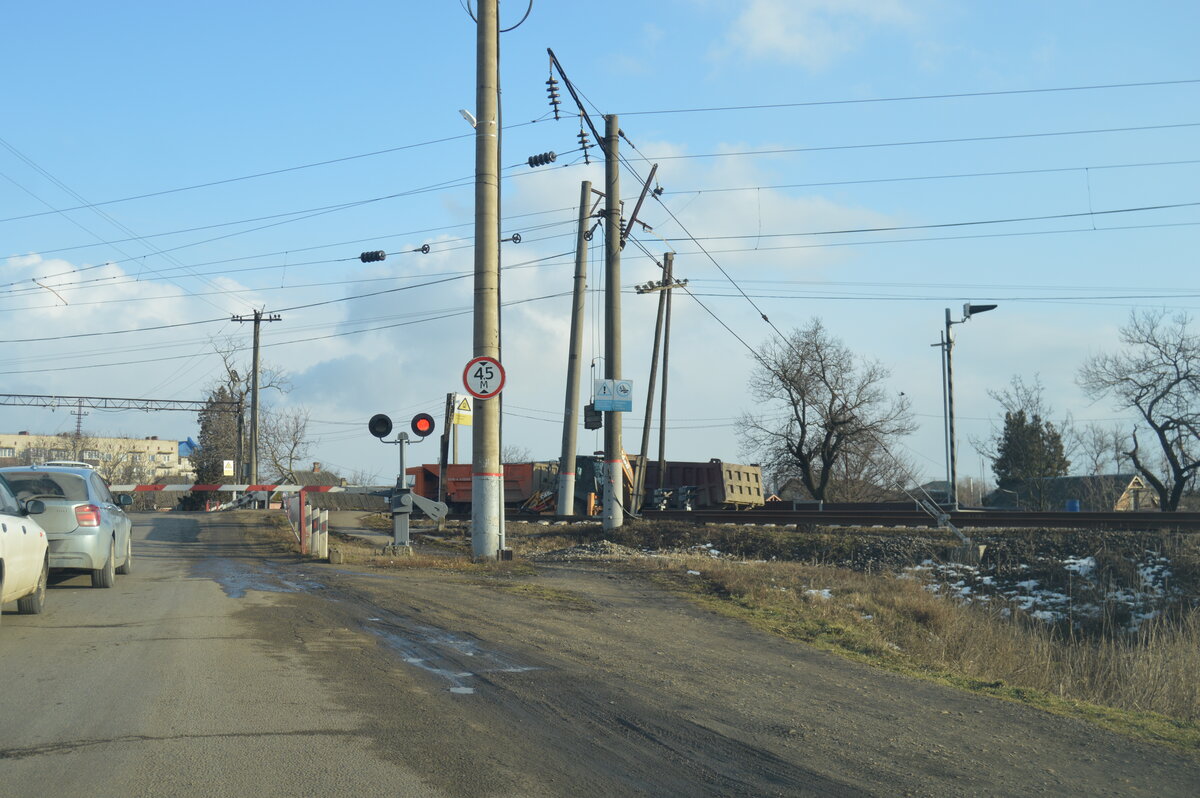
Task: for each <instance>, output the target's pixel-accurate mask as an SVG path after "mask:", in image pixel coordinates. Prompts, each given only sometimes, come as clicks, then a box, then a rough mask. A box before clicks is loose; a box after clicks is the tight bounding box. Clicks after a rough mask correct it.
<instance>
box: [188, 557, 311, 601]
mask: <svg viewBox="0 0 1200 798" xmlns="http://www.w3.org/2000/svg"><path fill="white" fill-rule="evenodd" d="M252 567H253V569H254V570H251V568H252ZM192 573H193V575H195V576H199V577H204V578H207V579H212V580H213V581H214V582H216V583H217V584H218V585H220V586H221V589H222V590H224V591H225V595H227V596H229V598H244V597H245V595H246V592H247V591H249V590H261V591H263V592H266V593H301V592H311V591H314V590H323V589H324V588H325V585H323V584H321V583H320V582H317V581H315V580H311V579H306V578H305V577H304V575H303V574H299V575H292V574H288V575H286V576H285V575H284V574H282V573H280V572H279V570H278V569H276V568H274V567H272V566H271V565H270V563H265V562H263V563H256V564H255V565H254V566H250V565H249V564H247V563H242V562H238V561H237V560H225V559H216V558H214V559H210V560H204V561H202V562H200V563H197V564H196V566H195V567H194V569H193V572H192Z"/></svg>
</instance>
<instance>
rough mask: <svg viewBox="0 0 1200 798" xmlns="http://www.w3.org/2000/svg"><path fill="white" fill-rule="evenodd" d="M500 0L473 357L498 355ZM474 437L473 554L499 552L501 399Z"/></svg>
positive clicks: (490, 76) (479, 93) (480, 75)
mask: <svg viewBox="0 0 1200 798" xmlns="http://www.w3.org/2000/svg"><path fill="white" fill-rule="evenodd" d="M499 5H500V3H499V0H479V3H478V22H477V23H476V31H475V44H476V48H475V70H476V81H475V90H476V91H475V316H474V322H475V323H474V333H473V341H472V343H473V349H472V351H473V353H474V357H484V356H486V357H493V358H497V359H499V357H500V238H499V235H498V233H497V231H498V230H499V227H500V218H499V217H500V120H499V115H500V92H499V87H500V74H499V73H500V68H499V64H500V24H499V13H500V12H499ZM473 426H474V430H473V434H472V435H471V454H472V458H471V552H472V554H473V555H474V557H475V558H476V559H488V560H494V559H496V557H497V556H498V554H499V549H500V535H501V522H502V521H503V516H502V507H503V506H504V505H503V501H504V475H503V472H502V471H501V464H500V402H499V399H498V398H497V399H493V400H480V401H477V402H476V403H475V418H474V424H473Z"/></svg>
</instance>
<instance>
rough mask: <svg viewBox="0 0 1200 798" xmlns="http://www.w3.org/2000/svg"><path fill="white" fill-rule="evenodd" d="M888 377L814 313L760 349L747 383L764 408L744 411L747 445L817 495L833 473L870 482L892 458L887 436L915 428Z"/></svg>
mask: <svg viewBox="0 0 1200 798" xmlns="http://www.w3.org/2000/svg"><path fill="white" fill-rule="evenodd" d="M889 376H891V374H890V372H889V371H888V370H887V369H886V368H885V367H884V366H883V365H882V364H880V363H879V362H877V361H870V360H865V359H861V358H859V357H857V356H856V355H855V354H854V353H853V352H851V351H850V349H849V348H848V347H847V346H846V345H845V344H844V343H843V342H842V341H840V340H839V339H837V338H834V337H833V336H831V335H830V334H829V332H828V331H827V330H826V329H825V326H824V325H823V324H822V323H821V320H820V319H815V318H814V319H813V320H812V321H811V322H810V323H809V325H808V326H807V327H805V328H803V329H798V330H795V331H793V332H792V334H791V335H790V336H789V337H788V339H787V340H778V339H774V340H771V341H769V342H767V343H766V344H765V345H764V346H763V348H762V351H761V352H760V353H759V355H758V366H757V368H756V369H755V371H754V373H753V374H752V376H751V378H750V385H749V387H750V391H751V394H752V395H753V396H755V397H756V398H757V399H758V400H759V406H760V407H764V408H766V412H764V413H763V414H761V415H753V414H746V415H744V416H743V417H742V429H743V432H742V435H743V449H744V450H746V451H747V452H751V453H753V454H754V455H755V456H758V457H760V458H761V460H760V461H761V462H763V464H764V465H765V466H766V468H767V470H768V472H769V473H771V474H772V476H773V477H774V479H775V481H776V483H778V484H782V483H783V482H784V481H786V480H787V479H788V478H790V477H796V478H798V479H799V480H800V482H801V483H802V484H803V485H804V488H805V490H806V491H807V492H808V494H809V495H810V496H812V498H814V499H817V500H820V501H824V500H826V498H827V497H829V496H830V495H831V493H832V491H831V487H830V486H831V484H832V483H834V482H835V480H836V481H837V482H839V483H843V484H848V483H850V482H853V481H855V480H862V481H872V482H873V481H874V479H875V478H876V477H872V476H871V471H872V470H873V469H877V468H879V467H880V466H881V464H885V463H890V462H892V461H893V460H894V458H892V457H891V455H890V453H889V452H888V445H889V443H891V442H893V441H894V440H895V439H897V438H899V437H901V436H904V435H907V434H909V433H910V432H912V431H913V430H914V429H915V428H916V427H915V424H914V422H913V418H912V413H911V411H910V410H909V403H908V400H907V399H906V398H904V397H903V395H895V394H892V393H890V392H889V391H887V389H886V388H885V387H884V381H885V380H886V379H887V378H888V377H889ZM889 486H890V485H889Z"/></svg>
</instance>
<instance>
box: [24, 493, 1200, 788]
mask: <svg viewBox="0 0 1200 798" xmlns="http://www.w3.org/2000/svg"><path fill="white" fill-rule="evenodd" d="M254 518H255V516H254V515H253V513H249V512H240V513H226V514H211V515H205V514H194V515H193V514H175V513H171V514H157V515H150V514H147V515H142V516H139V517H137V525H136V527H135V548H134V555H135V562H134V573H133V574H131V575H129V576H125V577H119V578H118V580H117V586H116V588H114V589H111V590H94V589H92V588H90V587H89V586H88V584H89V582H88V579H87V577H85V576H70V577H67V576H57V577H54V578H52V587H51V590H50V594H49V597H48V606H47V612H46V613H45V614H43V615H41V616H21V615H17V614H16V613H15V611H14V610H15V605H13V606H11V607H9V608H8V609H9V612H7V613H6V614H5V618H4V623H3V625H0V673H3V684H2V687H0V795H3V796H5V798H21V797H23V796H37V797H38V798H42V797H43V796H69V795H88V796H122V798H125V797H127V796H155V797H156V798H157V797H158V796H227V795H228V796H239V798H243V797H245V798H259V797H260V796H375V795H380V796H382V795H388V796H418V795H419V796H440V795H446V796H469V797H470V798H475V796H479V797H480V798H482V797H483V796H626V795H629V796H635V795H637V796H643V795H646V796H689V798H690V797H691V796H725V795H744V796H759V795H764V796H765V795H787V796H792V795H797V796H801V795H825V796H858V795H878V796H893V795H917V796H959V795H961V796H977V795H989V796H990V795H995V796H1007V795H1012V796H1024V795H1035V794H1044V795H1079V796H1100V795H1105V796H1125V795H1144V796H1174V795H1178V796H1192V795H1195V794H1196V786H1197V784H1200V765H1198V763H1197V762H1196V761H1194V760H1192V759H1189V758H1186V757H1184V756H1181V755H1178V754H1175V753H1173V752H1170V751H1167V750H1165V749H1162V748H1158V747H1155V746H1151V745H1147V744H1142V743H1136V742H1132V741H1129V740H1126V739H1125V738H1122V737H1119V736H1117V735H1113V734H1109V733H1106V732H1103V731H1100V730H1098V729H1096V728H1094V727H1092V726H1088V725H1086V724H1083V723H1079V722H1076V721H1070V720H1065V719H1062V718H1056V717H1053V716H1049V715H1046V714H1044V713H1041V712H1038V711H1036V710H1032V709H1029V708H1027V707H1023V706H1018V705H1014V704H1008V703H1004V702H1000V701H995V700H991V699H987V698H979V697H976V696H971V695H967V694H964V693H961V692H958V691H954V690H950V689H947V688H942V687H939V686H937V685H931V684H928V683H923V682H917V681H914V680H910V679H906V678H904V677H900V676H897V675H894V674H888V673H881V672H879V671H875V670H872V669H869V668H866V667H862V666H858V665H855V664H853V663H848V662H846V661H844V660H841V659H838V658H836V657H833V656H829V655H826V654H823V653H821V652H817V651H813V650H811V649H808V648H806V647H803V646H798V645H795V644H792V643H789V642H787V641H783V640H780V639H778V638H774V637H771V636H768V635H764V634H761V633H759V632H756V631H754V630H752V629H749V628H748V627H746V626H745V625H744V624H742V623H740V622H738V621H735V620H731V619H726V618H720V617H717V616H714V615H712V614H710V613H707V612H706V611H704V610H702V609H699V608H697V607H695V606H694V605H692V604H690V603H689V602H687V601H685V600H683V599H680V598H678V597H676V596H672V595H670V594H667V593H664V592H663V591H661V590H659V589H658V588H655V587H654V586H653V585H651V584H650V583H648V582H647V581H646V580H645V579H644V578H643V577H641V576H638V575H634V574H629V573H622V572H620V571H619V570H617V571H613V570H608V569H605V568H603V567H595V566H589V565H581V564H573V563H554V564H551V563H547V564H541V565H539V566H538V568H537V570H536V573H526V574H524V575H521V574H518V575H515V576H511V577H506V578H501V579H495V578H486V579H485V578H481V577H468V576H463V575H460V574H453V573H446V572H442V571H439V570H437V569H421V570H402V571H383V572H365V571H364V572H357V571H355V570H354V569H353V568H345V567H338V566H330V565H321V564H314V563H306V562H302V561H299V560H298V559H297V558H296V557H294V556H292V555H290V554H287V553H284V552H283V551H281V550H280V549H279V548H278V546H277V545H275V544H273V543H271V542H270V541H269V539H267V538H264V537H262V536H261V535H257V534H255V533H254V531H253V529H251V528H249V526H248V525H250V524H253V519H254Z"/></svg>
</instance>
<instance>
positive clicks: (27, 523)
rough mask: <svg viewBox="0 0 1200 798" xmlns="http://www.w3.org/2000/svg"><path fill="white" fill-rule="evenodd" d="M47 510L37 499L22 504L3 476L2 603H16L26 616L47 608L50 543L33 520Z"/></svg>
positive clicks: (0, 520)
mask: <svg viewBox="0 0 1200 798" xmlns="http://www.w3.org/2000/svg"><path fill="white" fill-rule="evenodd" d="M45 510H46V506H45V505H44V504H43V503H42V502H40V501H37V500H33V501H30V502H27V503H25V504H24V505H22V504H21V503H20V502H19V501H17V497H16V496H15V495H14V494H13V491H12V488H10V487H9V485H8V483H7V482H6V481H5V480H4V478H3V477H0V604H7V603H8V602H10V601H15V602H17V611H18V612H21V613H23V614H25V615H36V614H37V613H39V612H41V611H42V609H43V608H44V607H45V606H46V580H47V578H48V577H49V574H50V556H49V543H48V540H47V538H46V530H44V529H42V526H41V524H39V523H38V522H37V521H36V520H34V518H33V516H34V515H37V514H39V513H43V512H45Z"/></svg>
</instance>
